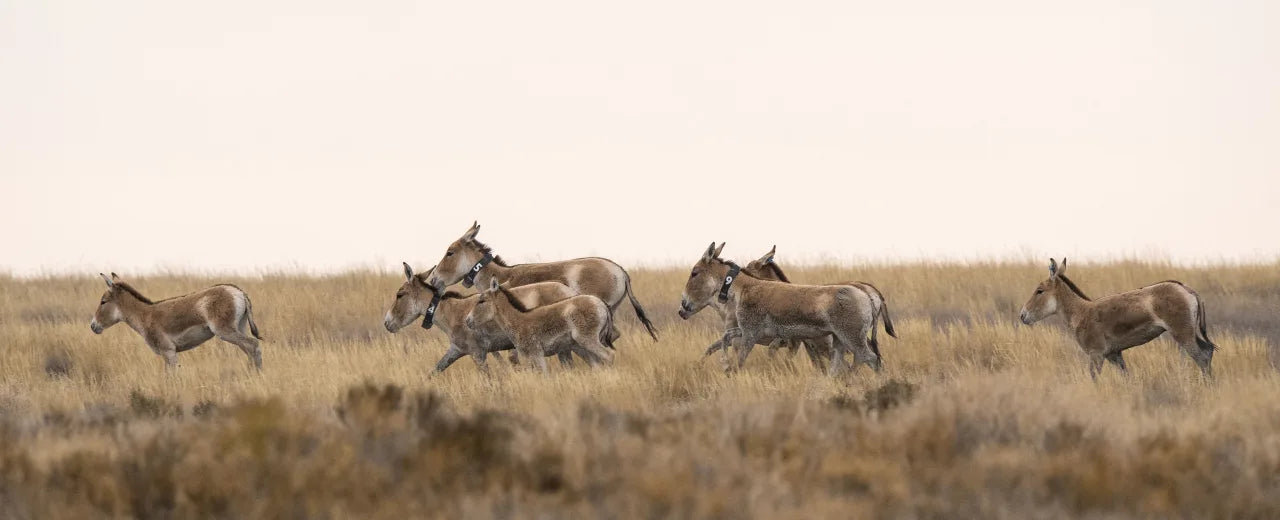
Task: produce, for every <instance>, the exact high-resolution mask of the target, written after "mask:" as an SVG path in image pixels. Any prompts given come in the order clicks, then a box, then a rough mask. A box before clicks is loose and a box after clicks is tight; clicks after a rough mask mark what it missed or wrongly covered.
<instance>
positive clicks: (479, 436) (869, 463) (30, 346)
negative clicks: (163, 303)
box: [0, 259, 1280, 518]
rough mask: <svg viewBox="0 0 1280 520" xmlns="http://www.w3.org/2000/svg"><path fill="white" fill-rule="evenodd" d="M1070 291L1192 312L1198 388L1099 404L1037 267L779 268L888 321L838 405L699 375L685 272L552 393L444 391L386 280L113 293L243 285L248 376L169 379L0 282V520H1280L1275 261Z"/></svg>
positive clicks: (69, 281)
mask: <svg viewBox="0 0 1280 520" xmlns="http://www.w3.org/2000/svg"><path fill="white" fill-rule="evenodd" d="M740 260H744V261H745V260H746V259H740ZM1081 260H1084V259H1081ZM392 267H397V270H395V271H393V270H392V269H391V268H392ZM1072 269H1073V278H1074V279H1075V281H1076V282H1077V283H1078V284H1079V285H1080V287H1081V288H1082V289H1083V290H1084V291H1085V292H1086V293H1088V294H1089V295H1090V296H1093V297H1095V298H1096V297H1099V296H1103V295H1106V294H1111V293H1115V292H1119V291H1123V290H1128V289H1133V288H1136V287H1140V286H1142V285H1146V284H1149V283H1155V282H1158V281H1161V280H1165V279H1170V278H1172V279H1177V280H1180V281H1182V282H1184V283H1186V284H1187V285H1189V286H1191V287H1194V288H1195V289H1196V290H1197V291H1198V292H1199V294H1200V295H1201V296H1202V297H1203V298H1204V301H1205V303H1206V308H1207V312H1208V327H1209V333H1210V335H1211V336H1212V337H1213V339H1214V341H1215V342H1216V343H1217V344H1218V345H1219V347H1220V350H1218V352H1217V356H1216V358H1215V361H1214V365H1215V368H1214V370H1215V379H1213V380H1204V379H1202V377H1201V376H1200V373H1199V371H1198V370H1197V369H1196V368H1195V366H1194V364H1193V363H1192V362H1191V361H1190V360H1189V359H1187V358H1186V357H1185V356H1183V355H1181V354H1180V353H1179V352H1178V351H1177V350H1176V348H1175V346H1174V344H1173V343H1172V341H1170V340H1169V339H1167V338H1161V339H1159V340H1157V341H1155V342H1153V343H1151V344H1149V345H1146V346H1141V347H1137V348H1135V349H1133V350H1131V351H1129V352H1127V354H1129V355H1128V363H1129V368H1130V371H1131V374H1130V375H1129V376H1127V377H1125V376H1123V375H1121V374H1119V373H1117V372H1116V371H1115V370H1114V369H1113V368H1112V367H1107V368H1105V369H1104V371H1103V374H1102V376H1101V377H1100V378H1099V379H1098V381H1097V382H1096V383H1095V382H1093V381H1091V380H1090V378H1089V376H1088V373H1087V369H1086V361H1085V358H1084V356H1083V354H1082V353H1081V352H1080V349H1079V348H1078V347H1077V346H1076V344H1075V343H1074V342H1073V341H1072V339H1071V338H1069V337H1068V336H1067V335H1066V334H1065V333H1064V331H1063V327H1062V326H1061V318H1060V317H1055V318H1050V319H1048V320H1046V321H1045V322H1042V323H1040V324H1037V325H1035V326H1031V327H1028V326H1024V325H1021V324H1020V323H1018V320H1017V312H1018V309H1019V307H1020V306H1021V305H1022V304H1023V302H1025V301H1026V300H1027V298H1028V297H1029V296H1030V295H1031V291H1032V290H1033V289H1034V288H1035V285H1036V284H1037V283H1039V282H1040V281H1041V280H1043V279H1044V278H1045V277H1046V276H1047V272H1046V270H1045V265H1043V264H1042V263H1031V262H988V263H981V262H978V263H968V264H959V263H951V264H921V263H916V264H882V265H858V266H834V265H827V266H810V267H791V268H789V272H790V273H791V275H792V277H793V280H794V281H795V282H797V283H823V282H830V281H837V280H848V279H857V280H866V281H870V282H873V283H875V284H876V286H877V287H879V288H880V289H881V290H882V291H883V292H884V294H885V296H886V297H887V300H888V303H889V306H890V309H891V311H892V313H893V319H894V324H895V326H896V328H897V332H898V335H899V338H898V339H893V338H889V337H887V336H886V335H884V334H883V331H882V334H881V335H880V341H881V350H882V352H883V354H884V359H885V370H884V371H883V372H882V373H880V374H874V373H872V372H871V371H869V370H868V369H866V368H865V367H863V368H860V369H858V370H857V371H855V372H853V373H852V374H849V375H847V376H844V377H842V378H840V379H831V378H829V377H827V376H826V375H825V374H823V373H819V372H817V371H815V370H814V369H813V367H811V366H810V364H809V362H808V360H807V359H805V357H804V355H803V354H801V355H798V356H796V357H795V358H792V359H786V358H785V357H784V356H779V357H777V358H770V356H769V355H768V354H767V353H766V352H765V350H766V349H763V348H758V349H756V351H755V353H753V355H752V357H751V359H750V360H749V361H748V363H747V366H746V367H745V369H744V370H742V371H740V372H738V373H735V374H732V375H728V376H726V375H725V373H724V372H722V370H721V369H720V365H719V361H718V359H715V358H713V359H707V360H701V359H700V358H701V356H702V352H703V350H704V349H705V348H706V346H707V345H708V344H710V343H711V342H712V341H713V340H714V339H715V338H716V337H718V332H717V328H716V327H718V326H719V323H718V321H717V319H716V317H715V316H714V313H712V312H710V311H709V310H708V311H704V312H703V313H701V314H700V315H698V316H696V317H695V318H694V319H692V320H690V321H687V322H685V321H680V320H679V319H678V318H677V317H676V306H677V303H678V302H679V299H680V292H681V288H682V286H683V283H684V280H685V278H686V277H687V276H688V272H687V270H686V269H685V268H683V267H680V268H675V267H673V268H664V269H635V268H633V269H631V273H632V276H633V283H634V289H635V291H636V294H637V296H638V298H639V300H640V301H641V302H642V303H643V304H644V305H645V306H646V308H647V310H648V312H649V316H650V317H651V318H653V319H654V322H655V324H656V325H657V329H658V333H659V336H660V341H658V342H654V341H652V340H651V339H650V338H649V337H648V335H647V334H646V333H645V332H644V329H643V328H641V327H640V326H639V324H638V322H637V321H636V319H635V316H634V314H633V313H632V312H631V309H630V308H627V307H625V306H624V307H623V308H621V309H619V311H618V313H617V316H616V322H617V324H618V326H619V327H620V328H621V329H622V332H623V338H622V339H621V340H620V341H619V342H618V343H617V356H616V363H615V364H614V366H612V367H609V368H604V369H598V370H591V369H588V368H587V366H586V364H585V363H582V362H578V363H577V365H576V367H575V368H573V369H570V370H564V369H561V368H560V367H559V366H558V364H557V363H551V364H550V365H551V367H552V369H551V371H552V373H551V375H550V376H542V375H539V374H534V373H530V372H528V371H525V370H520V369H518V368H517V369H512V368H511V367H510V366H509V365H508V364H507V363H506V362H505V355H504V356H503V358H504V360H503V361H491V362H490V365H491V368H492V369H493V370H492V373H491V374H490V375H489V376H485V375H484V374H482V373H480V372H479V371H477V370H476V367H475V365H474V363H472V362H471V361H470V360H469V359H466V358H464V359H462V360H460V361H458V362H457V363H456V364H455V365H454V366H453V367H452V368H450V369H449V370H447V371H446V372H444V373H440V374H434V375H433V374H432V373H431V369H432V367H433V366H434V365H435V363H436V361H437V359H438V358H439V357H440V356H441V355H442V354H443V353H444V351H445V348H446V346H447V342H446V340H445V338H444V336H443V334H441V333H440V332H439V331H438V330H431V331H424V330H422V329H421V328H420V327H417V326H416V325H415V326H411V327H406V328H405V329H404V330H402V331H400V332H399V333H398V334H394V335H393V334H389V333H388V332H386V330H384V329H383V326H382V316H383V313H384V312H385V311H386V310H387V308H388V307H389V306H390V304H391V302H392V299H393V296H394V293H395V291H396V288H397V287H399V285H400V283H401V282H402V281H403V277H402V276H401V275H400V274H399V272H398V266H388V270H387V271H386V272H381V273H379V272H373V271H366V272H347V273H343V274H336V275H326V276H300V275H292V274H288V273H257V274H252V275H243V276H237V275H229V276H228V275H219V276H216V277H214V276H201V275H185V274H183V275H152V276H145V277H132V276H129V274H128V273H127V272H124V271H123V270H120V271H121V274H122V276H123V277H124V278H125V279H126V280H128V281H129V282H130V283H132V284H133V285H134V286H135V287H137V288H138V289H139V290H140V291H142V292H143V293H145V294H146V295H148V296H150V297H152V298H156V299H159V298H164V297H169V296H176V295H180V294H184V293H187V292H191V291H195V290H198V289H201V288H203V287H206V286H208V285H211V284H214V283H222V282H226V283H234V284H236V285H238V286H239V287H241V288H243V289H244V290H245V291H246V292H247V293H248V294H249V295H250V296H251V297H252V298H253V306H254V313H255V319H256V320H257V323H258V325H259V326H260V327H261V329H262V334H263V336H264V337H265V338H266V339H265V341H263V343H262V350H263V365H264V369H263V371H262V372H261V373H256V372H254V371H253V370H252V369H251V368H250V367H249V365H248V364H247V363H246V361H245V357H244V354H242V353H241V352H240V351H239V350H238V349H236V348H235V347H234V346H232V345H228V344H225V343H221V342H219V341H217V340H214V341H211V342H209V343H206V344H205V345H203V346H201V347H199V348H197V349H195V350H192V351H190V352H185V353H182V354H180V355H179V361H180V363H181V367H180V368H179V369H178V370H177V371H176V373H173V374H167V373H166V371H165V369H164V366H163V365H164V363H163V361H162V360H161V358H160V357H159V356H156V355H155V354H153V353H152V352H151V351H149V350H148V349H147V347H146V346H145V345H144V344H143V342H142V340H141V338H139V337H138V336H137V335H136V334H135V333H134V332H133V331H131V330H129V329H128V327H127V326H125V325H117V326H116V327H114V328H111V329H108V330H107V331H106V333H105V334H104V335H102V336H95V335H93V334H92V332H91V331H90V330H89V326H88V324H89V320H90V318H91V317H92V315H93V311H94V307H95V305H96V304H97V302H98V299H99V296H100V295H101V293H102V292H103V291H104V290H105V287H104V285H103V283H102V280H101V279H100V278H98V277H97V275H96V273H92V272H90V273H85V274H84V275H83V276H79V277H42V278H18V277H7V276H0V516H3V517H17V518H83V517H98V516H121V517H140V518H245V517H275V518H405V517H444V516H450V517H452V516H458V515H474V516H480V517H503V518H531V517H539V518H550V517H569V516H573V517H580V518H592V517H594V518H611V517H646V518H748V517H771V518H813V517H818V516H824V517H850V518H871V517H878V518H942V517H964V518H1124V517H1164V518H1173V517H1181V518H1211V517H1212V518H1224V517H1233V518H1277V517H1280V398H1278V397H1280V378H1278V377H1277V372H1276V370H1275V369H1274V368H1273V366H1274V363H1275V361H1276V359H1275V349H1277V348H1280V321H1278V320H1277V318H1278V317H1280V264H1276V263H1271V264H1255V265H1219V266H1207V267H1205V266H1201V267H1186V266H1178V265H1170V264H1163V263H1143V262H1117V263H1108V264H1090V263H1088V262H1087V261H1081V262H1079V263H1075V260H1074V259H1073V267H1072Z"/></svg>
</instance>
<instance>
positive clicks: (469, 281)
mask: <svg viewBox="0 0 1280 520" xmlns="http://www.w3.org/2000/svg"><path fill="white" fill-rule="evenodd" d="M479 232H480V225H479V224H478V223H472V224H471V229H468V230H467V232H466V233H463V235H462V237H461V238H459V239H457V240H455V241H454V242H453V243H452V244H449V248H448V249H446V250H445V253H444V258H442V259H441V260H440V263H439V264H438V265H437V266H436V269H435V270H434V271H433V272H432V274H431V279H430V280H429V281H428V283H429V284H430V285H432V286H434V287H448V286H450V285H453V284H455V283H458V282H462V284H463V285H464V286H466V287H471V286H472V285H477V284H478V285H477V286H478V287H488V286H489V282H490V281H491V280H496V281H497V282H498V283H499V284H501V285H502V286H503V287H507V288H511V287H518V286H521V285H527V284H531V283H536V282H559V283H562V284H565V285H567V286H569V288H570V289H573V290H574V291H575V292H577V293H578V294H583V295H590V296H595V297H597V298H600V299H601V300H604V302H605V303H606V304H608V305H609V311H610V312H613V311H616V310H618V307H619V306H620V305H622V300H623V299H624V298H627V299H630V300H631V308H632V309H635V312H636V317H637V318H639V319H640V323H641V324H643V325H644V328H645V330H647V331H649V335H650V336H652V337H653V340H654V341H657V340H658V333H657V331H656V330H654V328H653V323H652V322H650V321H649V318H648V317H647V316H645V313H644V307H641V306H640V302H639V301H637V300H636V296H635V293H634V292H633V291H632V290H631V276H630V275H628V274H627V271H626V270H625V269H623V268H622V266H619V265H618V264H616V263H614V262H613V261H612V260H609V259H605V258H594V257H592V258H577V259H573V260H564V261H560V262H547V263H538V264H520V265H508V264H507V263H506V262H503V261H502V258H501V257H498V256H494V255H493V252H492V250H491V249H490V248H489V246H487V245H485V244H483V243H481V242H480V241H478V240H476V234H477V233H479ZM610 334H611V336H612V338H611V339H617V338H618V333H617V330H613V331H611V333H610Z"/></svg>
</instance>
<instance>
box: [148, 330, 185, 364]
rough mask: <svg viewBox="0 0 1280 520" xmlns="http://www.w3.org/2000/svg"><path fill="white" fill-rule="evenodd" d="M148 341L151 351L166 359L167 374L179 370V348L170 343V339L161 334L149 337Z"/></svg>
mask: <svg viewBox="0 0 1280 520" xmlns="http://www.w3.org/2000/svg"><path fill="white" fill-rule="evenodd" d="M146 341H147V346H148V347H151V351H152V352H155V353H156V354H157V355H159V356H160V357H161V358H162V359H164V368H165V371H166V372H172V371H174V370H175V369H177V368H178V347H177V346H176V345H174V344H173V342H172V341H169V339H168V338H166V337H164V336H163V335H161V334H154V335H151V336H148V337H147V338H146Z"/></svg>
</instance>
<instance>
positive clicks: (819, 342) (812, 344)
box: [679, 242, 831, 370]
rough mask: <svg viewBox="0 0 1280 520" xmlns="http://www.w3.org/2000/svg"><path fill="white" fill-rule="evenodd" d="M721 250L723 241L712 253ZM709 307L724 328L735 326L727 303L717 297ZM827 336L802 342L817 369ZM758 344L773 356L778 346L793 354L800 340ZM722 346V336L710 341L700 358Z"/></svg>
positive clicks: (827, 349)
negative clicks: (767, 348) (765, 347)
mask: <svg viewBox="0 0 1280 520" xmlns="http://www.w3.org/2000/svg"><path fill="white" fill-rule="evenodd" d="M722 251H724V242H721V243H720V246H719V247H717V248H716V250H715V253H714V254H715V256H716V257H719V256H720V253H721V252H722ZM742 272H743V273H746V274H747V275H749V276H752V277H754V278H758V279H760V280H771V281H779V280H778V279H777V278H776V277H775V276H774V275H773V273H771V272H768V271H757V273H751V272H748V269H747V268H743V269H742ZM710 307H711V308H712V309H714V310H715V311H716V314H718V315H719V316H720V322H721V323H722V324H724V328H725V329H726V330H728V329H731V328H734V327H736V325H735V322H736V319H735V318H734V316H733V315H732V312H731V309H730V308H729V305H728V303H726V302H723V301H720V300H719V299H716V300H714V301H712V302H711V305H710ZM679 314H680V317H681V318H682V319H686V320H687V319H689V317H690V316H692V314H688V315H686V314H685V313H684V311H683V310H681V311H680V313H679ZM829 338H830V336H828V337H825V338H822V339H814V340H811V341H807V342H804V346H805V353H806V354H808V356H809V361H810V362H812V363H813V366H814V367H816V368H817V369H818V370H826V368H827V364H826V360H825V359H824V356H826V357H830V356H831V340H830V339H829ZM760 344H761V345H766V344H767V345H769V355H770V356H773V354H774V352H775V351H776V350H777V349H778V348H782V347H785V348H787V349H788V350H790V351H791V353H792V354H795V351H796V348H797V347H798V346H799V344H800V342H795V341H783V340H777V339H774V338H761V339H760ZM724 348H728V342H727V341H725V338H724V337H720V338H717V339H716V340H715V341H714V342H713V343H711V346H709V347H707V350H706V352H704V353H703V354H702V358H703V359H706V358H708V357H710V356H711V354H714V353H715V352H716V351H718V350H721V349H724Z"/></svg>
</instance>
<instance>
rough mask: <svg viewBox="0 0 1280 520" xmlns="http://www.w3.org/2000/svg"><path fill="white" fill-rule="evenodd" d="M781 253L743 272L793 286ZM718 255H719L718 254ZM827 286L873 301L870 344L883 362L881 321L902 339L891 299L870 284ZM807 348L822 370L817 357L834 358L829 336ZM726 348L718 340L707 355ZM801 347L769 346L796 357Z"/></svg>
mask: <svg viewBox="0 0 1280 520" xmlns="http://www.w3.org/2000/svg"><path fill="white" fill-rule="evenodd" d="M723 248H724V243H721V244H720V249H723ZM777 251H778V246H773V248H771V249H769V252H768V253H765V254H764V256H761V257H760V258H757V259H755V260H752V261H751V262H749V263H747V265H744V266H742V272H743V273H744V274H746V275H748V276H751V277H753V278H757V279H760V280H772V281H777V282H784V283H791V280H790V278H788V277H787V274H786V273H784V272H783V271H782V267H780V266H779V265H778V264H777V262H775V261H774V258H775V255H776V254H777ZM717 253H718V251H717ZM717 256H719V255H718V254H717ZM826 285H848V286H852V287H856V288H858V289H861V290H862V291H863V292H866V293H867V296H869V297H870V298H871V304H872V307H873V314H872V316H871V339H870V340H869V341H868V345H870V347H871V350H872V352H874V353H875V355H876V356H875V357H876V359H879V358H880V340H879V338H878V331H877V330H876V324H877V322H879V321H880V318H881V317H884V331H885V332H886V333H888V334H889V336H890V337H893V338H896V337H898V334H897V332H895V331H894V330H893V320H892V319H891V318H890V317H889V303H888V301H887V300H885V297H884V294H883V293H881V292H880V289H877V288H876V287H875V286H874V285H871V284H869V283H867V282H856V281H849V282H839V283H834V284H826ZM722 307H723V305H718V306H717V310H719V309H720V308H722ZM721 318H722V319H724V318H725V316H724V313H723V312H722V313H721ZM804 345H805V351H806V353H808V354H809V357H810V359H813V360H814V364H815V365H817V366H819V368H822V366H821V364H819V362H818V361H817V360H816V358H814V356H815V354H825V355H830V353H831V337H830V336H825V337H822V338H819V339H814V340H808V341H805V342H804ZM723 347H724V342H723V341H719V340H717V341H716V342H715V343H712V344H711V346H710V347H708V348H707V352H706V354H705V355H706V356H710V355H711V353H713V352H715V351H717V350H719V349H721V348H723ZM799 347H800V345H799V344H798V343H797V342H794V341H774V342H773V343H772V344H770V345H769V354H770V355H773V352H774V351H775V350H776V349H778V348H787V349H788V350H789V351H790V355H792V356H794V355H795V353H796V350H798V349H799ZM878 367H879V365H876V364H873V365H872V368H875V369H878Z"/></svg>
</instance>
